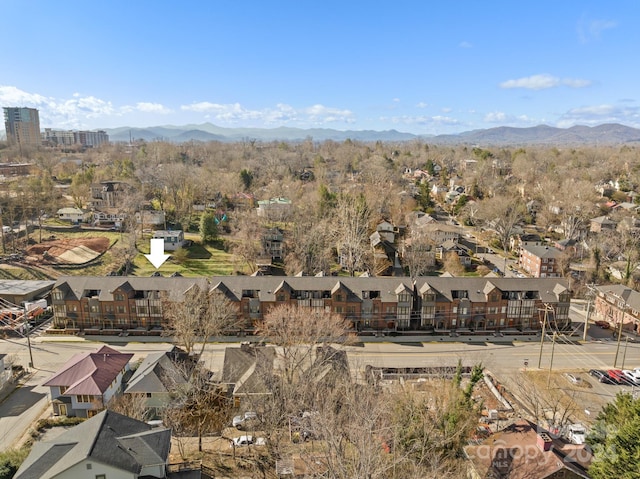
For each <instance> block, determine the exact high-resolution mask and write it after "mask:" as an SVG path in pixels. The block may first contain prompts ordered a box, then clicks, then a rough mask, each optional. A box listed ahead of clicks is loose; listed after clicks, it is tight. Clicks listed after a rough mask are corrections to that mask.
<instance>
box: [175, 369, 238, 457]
mask: <svg viewBox="0 0 640 479" xmlns="http://www.w3.org/2000/svg"><path fill="white" fill-rule="evenodd" d="M172 393H173V397H172V402H171V404H170V405H169V406H167V407H166V408H165V410H164V412H163V421H164V424H165V425H166V426H167V427H171V428H172V429H174V431H176V432H177V433H178V434H177V435H195V436H197V437H198V451H199V452H202V438H203V436H204V434H205V433H209V432H221V431H222V429H223V428H224V426H225V425H226V424H228V422H229V418H230V415H231V403H230V402H229V400H228V398H227V395H226V392H225V391H224V390H223V388H222V387H221V386H220V385H218V384H215V383H214V382H212V381H211V373H210V371H207V370H206V369H204V368H202V367H196V368H195V369H194V370H193V371H192V373H191V374H190V379H189V383H188V384H187V385H181V387H179V388H175V389H174V390H173V391H172Z"/></svg>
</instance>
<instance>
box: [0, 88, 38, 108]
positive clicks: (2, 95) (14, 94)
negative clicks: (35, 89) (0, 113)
mask: <svg viewBox="0 0 640 479" xmlns="http://www.w3.org/2000/svg"><path fill="white" fill-rule="evenodd" d="M47 101H48V99H47V98H46V97H44V96H42V95H38V94H37V93H27V92H26V91H22V90H19V89H18V88H16V87H14V86H8V85H0V103H2V104H3V105H6V106H27V107H30V108H33V107H36V106H38V105H43V104H46V103H47Z"/></svg>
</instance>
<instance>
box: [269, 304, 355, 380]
mask: <svg viewBox="0 0 640 479" xmlns="http://www.w3.org/2000/svg"><path fill="white" fill-rule="evenodd" d="M351 329H352V324H351V322H350V321H349V320H347V319H346V318H344V317H343V316H342V315H340V314H337V313H331V312H327V311H326V310H325V309H324V308H307V307H298V306H292V305H289V304H284V305H281V306H276V307H274V308H273V309H271V310H270V311H269V312H268V313H267V314H266V315H265V318H264V320H263V321H262V322H261V323H260V324H259V325H258V328H257V330H256V334H257V335H259V336H264V337H266V338H267V339H268V340H269V341H270V342H271V343H273V344H275V345H277V346H278V351H279V354H278V355H279V359H280V372H281V374H282V377H283V378H284V379H285V381H286V382H287V383H288V384H293V383H294V382H298V381H299V380H300V379H301V378H302V377H303V376H304V375H305V374H308V373H309V370H310V367H311V366H312V365H313V364H316V365H317V362H315V363H314V361H316V359H317V358H318V357H319V356H318V355H317V354H316V351H317V348H318V346H321V345H327V344H330V343H341V344H348V343H350V342H351V341H352V338H353V336H352V335H351V333H349V331H350V330H351ZM330 359H331V358H325V360H330Z"/></svg>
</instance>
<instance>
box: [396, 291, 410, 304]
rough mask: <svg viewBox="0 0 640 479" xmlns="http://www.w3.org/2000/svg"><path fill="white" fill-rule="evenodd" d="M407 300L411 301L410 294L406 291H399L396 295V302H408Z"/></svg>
mask: <svg viewBox="0 0 640 479" xmlns="http://www.w3.org/2000/svg"><path fill="white" fill-rule="evenodd" d="M409 301H411V295H410V294H409V293H407V292H406V291H405V292H404V293H400V294H399V295H398V302H399V303H408V302H409Z"/></svg>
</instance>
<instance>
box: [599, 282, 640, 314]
mask: <svg viewBox="0 0 640 479" xmlns="http://www.w3.org/2000/svg"><path fill="white" fill-rule="evenodd" d="M596 289H597V290H598V291H600V292H601V293H604V294H613V295H614V296H617V297H618V298H620V299H621V300H622V301H624V302H625V303H626V304H627V306H628V307H629V308H631V309H633V310H634V311H640V293H639V292H637V291H635V290H633V289H631V288H629V287H627V286H625V285H623V284H606V285H603V286H596Z"/></svg>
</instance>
